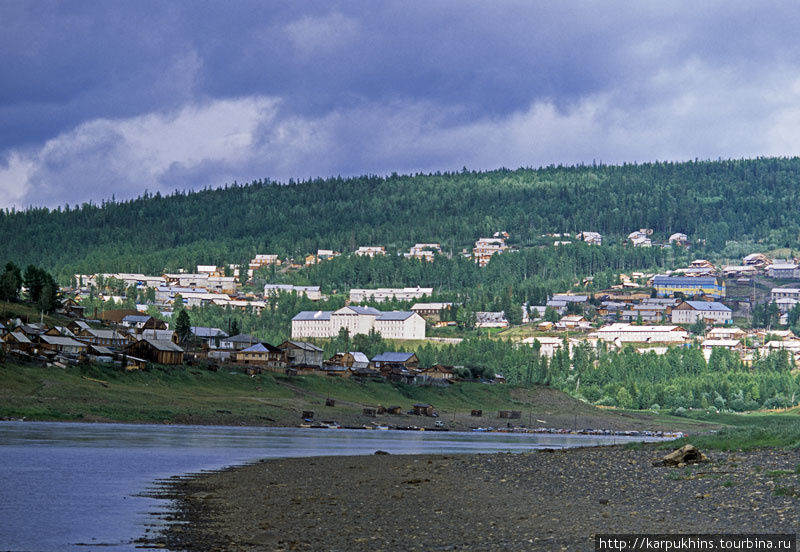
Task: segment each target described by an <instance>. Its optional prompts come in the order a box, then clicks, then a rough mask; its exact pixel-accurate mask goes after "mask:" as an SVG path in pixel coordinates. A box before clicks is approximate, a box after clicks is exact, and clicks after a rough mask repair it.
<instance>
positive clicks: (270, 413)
mask: <svg viewBox="0 0 800 552" xmlns="http://www.w3.org/2000/svg"><path fill="white" fill-rule="evenodd" d="M329 398H330V399H334V401H335V405H334V406H326V401H327V399H329ZM418 402H422V403H429V404H432V405H433V406H434V407H435V408H436V411H437V412H438V413H439V418H429V417H424V416H412V415H409V414H406V412H408V411H409V410H410V409H411V406H412V405H413V404H415V403H418ZM378 405H383V406H386V407H388V406H394V405H397V406H400V407H401V408H402V411H403V412H404V414H402V415H396V416H389V415H382V416H378V417H377V418H369V417H366V416H364V415H363V414H362V409H363V408H364V407H367V406H371V407H375V406H378ZM473 409H480V410H483V416H482V417H480V418H477V417H473V416H471V415H470V412H471V410H473ZM305 410H311V411H314V413H315V418H316V419H320V420H336V421H338V422H339V423H341V424H346V425H361V424H366V423H370V422H375V421H377V422H380V423H386V424H391V425H396V426H403V425H405V426H408V425H417V426H422V427H431V426H433V424H434V422H435V421H437V420H438V421H442V422H444V424H445V427H448V428H450V429H468V428H470V427H487V426H494V427H505V426H506V423H507V422H508V420H506V419H500V418H498V411H499V410H519V411H521V412H522V419H521V420H516V421H514V423H515V424H518V425H528V426H537V427H539V426H545V427H558V428H587V427H592V428H603V429H615V430H627V429H653V430H658V429H662V430H683V431H689V432H702V431H707V430H708V429H711V428H715V427H719V424H716V423H714V421H713V420H711V421H709V420H702V421H697V420H691V419H688V418H678V417H672V416H664V415H654V414H652V413H639V412H622V411H616V410H609V409H599V408H595V407H594V406H592V405H588V404H586V403H583V402H580V401H577V400H575V399H572V398H570V397H569V396H567V395H565V394H564V393H561V392H559V391H556V390H553V389H549V388H542V387H536V388H530V389H527V388H515V387H510V386H505V385H485V384H480V383H458V384H456V385H451V386H448V387H444V388H439V387H417V386H408V385H400V384H397V385H393V384H388V383H376V382H367V383H364V384H360V383H357V382H355V381H349V380H340V379H333V378H325V377H321V376H306V377H293V378H289V377H286V376H283V375H277V374H274V375H273V374H268V375H267V374H264V375H259V376H255V377H249V376H247V375H245V374H243V373H241V372H238V371H226V370H220V371H219V372H209V371H206V370H202V369H199V368H193V367H162V368H153V369H150V370H146V371H142V372H132V373H123V372H121V371H119V370H118V369H113V368H109V367H102V366H70V367H67V368H47V367H42V366H38V365H21V364H12V363H5V364H0V417H6V418H26V419H28V420H71V421H105V422H110V421H117V422H147V423H177V424H180V423H184V424H221V425H263V426H296V425H297V424H299V423H300V421H301V414H302V412H303V411H305Z"/></svg>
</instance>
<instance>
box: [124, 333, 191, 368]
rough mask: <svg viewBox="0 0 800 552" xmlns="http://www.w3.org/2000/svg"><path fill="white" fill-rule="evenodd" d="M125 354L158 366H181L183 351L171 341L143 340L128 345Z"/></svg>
mask: <svg viewBox="0 0 800 552" xmlns="http://www.w3.org/2000/svg"><path fill="white" fill-rule="evenodd" d="M125 352H126V353H127V354H130V355H133V356H136V357H141V358H145V359H147V360H149V361H150V362H156V363H158V364H181V363H182V362H183V349H181V348H180V347H179V346H177V345H175V344H174V343H173V342H172V341H164V340H156V339H149V338H145V339H142V340H141V341H137V342H136V343H131V344H130V345H128V346H127V347H126V348H125Z"/></svg>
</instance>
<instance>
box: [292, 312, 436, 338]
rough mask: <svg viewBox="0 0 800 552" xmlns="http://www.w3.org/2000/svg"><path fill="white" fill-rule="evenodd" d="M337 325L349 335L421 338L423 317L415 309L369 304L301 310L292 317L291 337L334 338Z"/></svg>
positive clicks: (423, 324)
mask: <svg viewBox="0 0 800 552" xmlns="http://www.w3.org/2000/svg"><path fill="white" fill-rule="evenodd" d="M341 328H347V331H348V332H349V333H350V335H351V336H353V335H355V334H367V333H369V332H370V331H371V330H374V331H377V332H379V333H380V334H381V336H383V337H385V338H387V339H425V319H424V318H422V317H421V316H420V315H418V314H417V313H415V312H401V311H392V312H381V311H379V310H377V309H373V308H372V307H342V308H341V309H339V310H336V311H333V312H331V311H302V312H300V313H298V314H297V315H296V316H295V317H294V318H292V339H299V338H307V337H320V338H329V337H336V336H337V335H338V334H339V330H340V329H341Z"/></svg>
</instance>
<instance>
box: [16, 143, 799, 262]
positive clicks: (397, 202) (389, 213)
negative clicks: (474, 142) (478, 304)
mask: <svg viewBox="0 0 800 552" xmlns="http://www.w3.org/2000/svg"><path fill="white" fill-rule="evenodd" d="M68 184H69V183H65V185H68ZM799 200H800V159H799V158H791V159H785V158H764V159H753V160H738V161H718V162H711V161H704V162H688V163H648V164H643V165H623V166H580V167H548V168H543V169H538V170H533V169H519V170H514V171H512V170H506V169H501V170H496V171H490V172H468V171H464V172H460V173H444V174H439V173H437V174H427V175H422V174H417V175H413V176H411V175H408V176H402V175H400V176H398V175H392V176H390V177H386V178H383V177H376V176H363V177H358V178H347V179H344V178H330V179H325V180H321V179H320V180H313V181H307V182H292V181H290V182H289V183H288V184H278V183H272V182H268V181H256V182H253V183H251V184H249V185H245V186H241V185H234V186H227V187H225V188H221V189H214V190H204V191H200V192H196V193H176V194H174V195H171V196H168V197H163V196H160V195H159V194H156V195H155V196H152V195H149V194H146V195H145V196H143V197H140V198H138V199H135V200H132V201H125V202H104V203H102V204H101V205H99V206H98V205H90V204H84V205H82V206H80V207H74V206H73V207H69V206H65V207H61V208H58V209H56V210H48V209H43V208H33V209H28V210H26V211H23V212H10V211H5V212H2V211H0V235H1V236H3V239H2V240H0V261H3V262H4V261H6V260H11V261H15V262H17V263H19V264H22V265H27V264H28V263H33V264H36V265H39V266H42V267H46V268H47V269H50V270H53V271H54V272H55V273H57V274H59V275H66V274H70V273H75V272H95V271H100V270H103V271H136V272H151V273H152V272H160V271H161V270H163V269H164V268H168V269H173V268H177V267H187V268H189V267H192V266H194V265H195V264H198V263H202V264H215V263H216V264H222V263H230V262H236V263H241V262H246V260H247V259H249V258H251V257H252V255H253V254H255V253H277V254H279V255H281V256H299V255H303V254H307V253H310V252H315V251H316V250H317V249H319V248H322V249H335V250H339V251H351V250H353V249H355V248H356V247H358V246H361V245H385V246H387V250H388V251H396V250H399V249H407V248H408V247H409V246H410V245H412V244H414V243H415V242H439V243H442V245H443V248H444V249H445V250H446V251H448V252H450V251H453V252H458V251H460V250H461V249H462V248H471V247H472V244H473V242H474V241H475V239H476V238H478V237H481V236H486V235H491V233H493V232H495V231H498V230H506V231H508V232H510V233H511V235H512V240H511V241H512V244H514V245H516V246H525V245H530V244H535V243H538V242H539V241H540V236H541V235H542V234H543V233H546V232H575V231H581V230H592V231H598V232H600V233H602V234H603V235H604V237H605V238H606V240H607V241H608V240H614V239H617V240H619V238H620V236H625V235H627V234H628V233H629V232H631V231H633V230H636V229H638V228H653V229H655V231H656V233H655V235H654V236H653V238H654V239H665V238H666V236H668V235H669V234H670V233H672V232H683V233H686V234H688V235H689V238H690V239H691V240H697V239H699V238H703V239H706V240H707V244H708V246H707V247H708V249H710V250H716V251H719V250H720V249H721V248H722V247H724V246H725V242H726V241H727V240H748V241H754V242H755V241H762V242H763V243H767V244H770V245H772V246H778V247H795V246H797V245H798V234H799V233H800V224H799V222H800V201H799Z"/></svg>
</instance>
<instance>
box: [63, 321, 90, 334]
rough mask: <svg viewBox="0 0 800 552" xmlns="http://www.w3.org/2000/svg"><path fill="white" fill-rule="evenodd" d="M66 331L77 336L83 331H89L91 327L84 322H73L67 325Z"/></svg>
mask: <svg viewBox="0 0 800 552" xmlns="http://www.w3.org/2000/svg"><path fill="white" fill-rule="evenodd" d="M67 329H68V330H69V331H71V332H72V333H73V334H75V335H78V334H79V333H81V332H82V331H84V330H91V329H92V327H91V326H90V325H89V323H88V322H86V321H85V320H73V321H72V322H70V323H69V324H67Z"/></svg>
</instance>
